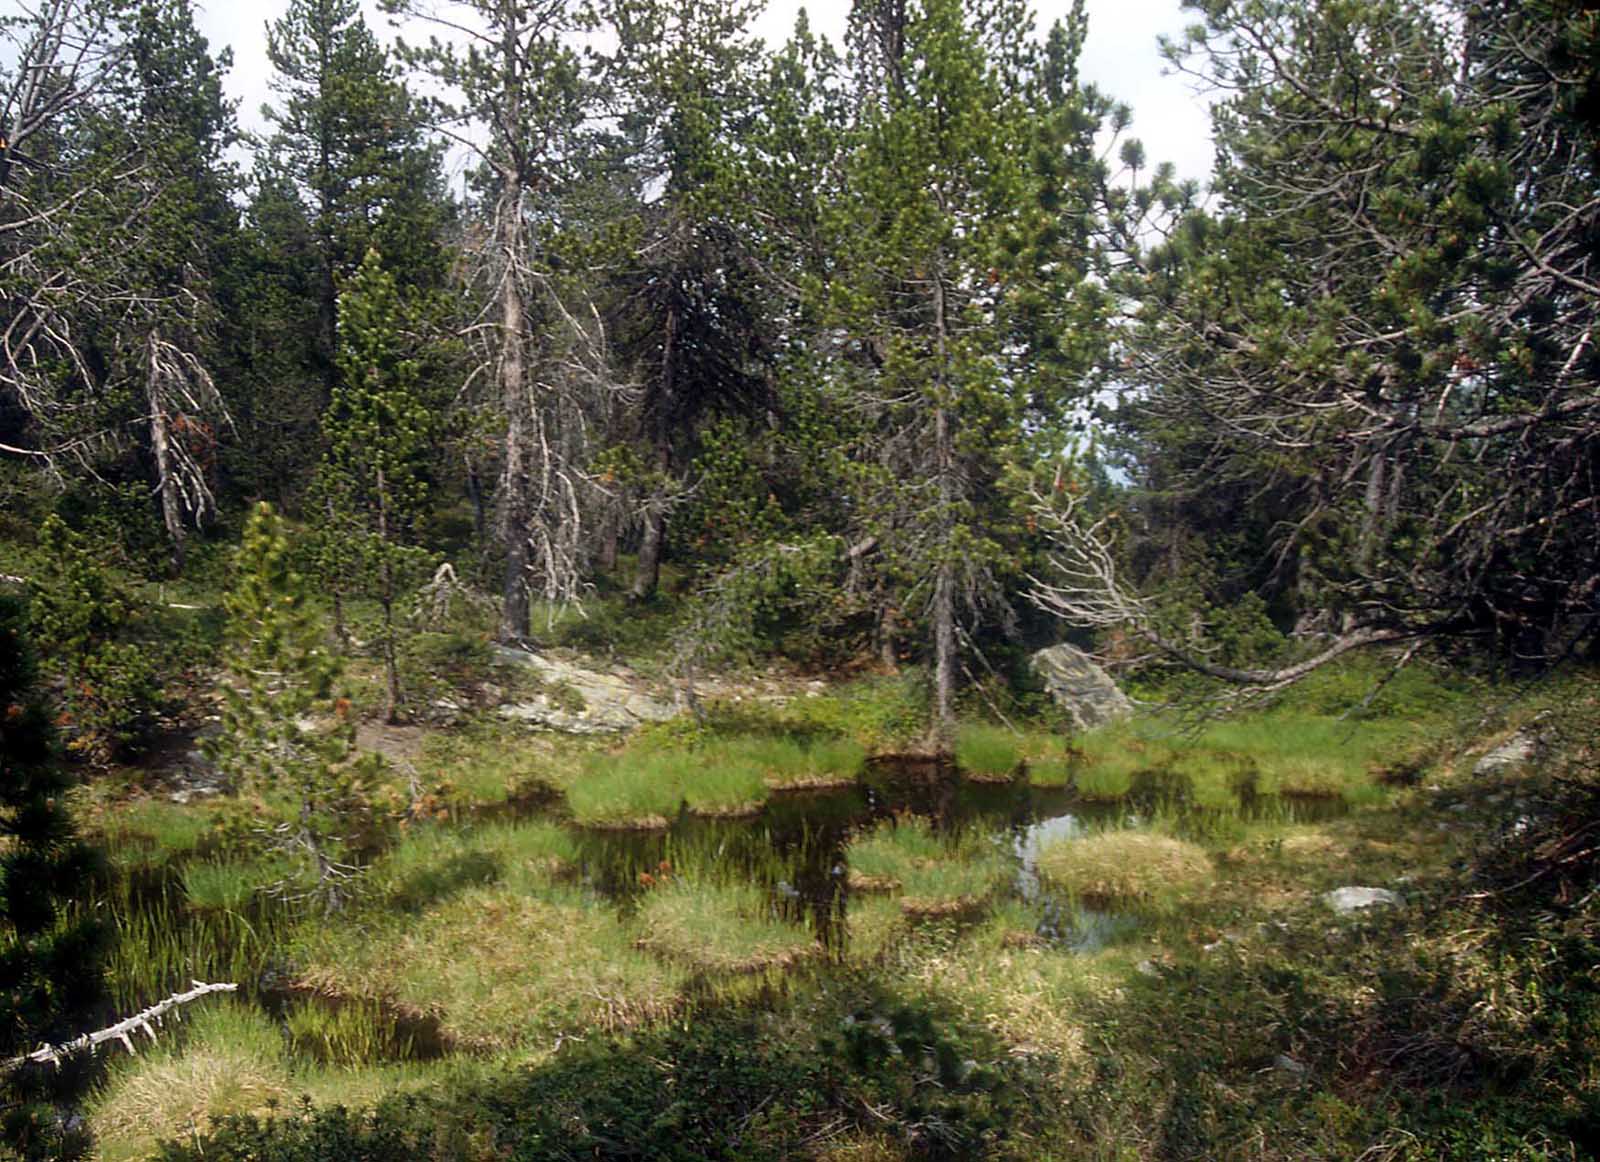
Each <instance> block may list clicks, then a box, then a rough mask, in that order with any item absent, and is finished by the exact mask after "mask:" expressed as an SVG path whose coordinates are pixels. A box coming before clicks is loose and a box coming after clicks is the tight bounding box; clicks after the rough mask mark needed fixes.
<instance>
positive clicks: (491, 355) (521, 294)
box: [384, 0, 605, 640]
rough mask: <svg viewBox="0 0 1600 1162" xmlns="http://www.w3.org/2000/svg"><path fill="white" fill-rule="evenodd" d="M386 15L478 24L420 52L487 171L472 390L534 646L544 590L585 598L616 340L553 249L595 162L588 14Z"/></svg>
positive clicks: (531, 10)
mask: <svg viewBox="0 0 1600 1162" xmlns="http://www.w3.org/2000/svg"><path fill="white" fill-rule="evenodd" d="M384 7H385V8H386V9H387V10H388V11H391V12H399V13H404V14H406V15H408V16H410V17H412V18H414V19H417V20H422V21H431V22H435V23H436V24H438V25H440V26H441V27H443V28H445V29H448V30H454V29H460V28H463V27H472V28H474V29H477V30H478V31H476V32H474V34H473V36H472V37H471V38H469V39H468V41H467V43H466V45H465V47H458V46H457V45H455V44H452V43H447V42H445V41H443V40H439V39H436V40H434V41H432V42H431V43H430V45H429V46H428V47H427V48H424V49H413V50H410V51H409V54H408V55H409V57H410V59H411V60H412V61H413V63H415V64H416V65H418V66H420V67H421V68H422V69H424V70H425V71H426V72H427V73H428V74H429V75H430V76H431V77H432V78H433V79H434V80H435V81H437V82H438V83H440V84H441V85H442V86H443V87H444V88H445V89H446V90H447V94H448V95H447V97H446V98H445V99H443V100H442V101H441V102H440V103H439V107H440V117H441V118H442V120H443V122H444V123H446V124H447V125H448V127H449V129H450V131H451V132H452V135H453V136H455V137H456V139H457V140H460V141H462V142H463V143H465V144H468V145H469V146H470V147H471V148H472V149H474V150H475V152H476V153H477V155H478V158H479V160H480V161H481V162H482V165H481V166H480V167H479V170H478V173H477V175H476V180H477V182H478V185H479V189H480V198H481V201H480V204H479V206H478V212H479V213H480V215H481V220H480V222H479V223H478V224H477V225H476V226H475V227H474V228H473V229H472V230H470V231H469V232H468V238H469V244H468V246H467V247H466V251H467V253H466V255H465V262H464V263H463V264H462V265H463V275H464V279H465V281H466V283H467V290H468V294H469V296H470V298H469V301H470V303H471V305H472V306H473V307H474V308H475V309H476V310H477V311H478V312H479V313H478V314H477V315H476V316H475V317H474V318H473V320H472V323H471V325H470V326H469V327H468V328H467V329H468V330H469V331H470V333H471V334H472V335H473V337H474V348H473V355H472V360H471V366H470V369H469V371H468V374H467V382H468V383H476V384H479V385H481V386H479V387H478V388H477V390H478V391H480V392H484V393H486V394H487V395H488V396H489V399H488V401H487V404H488V406H489V407H490V408H492V409H493V411H494V413H495V414H496V416H497V418H498V419H499V420H500V421H501V422H502V424H503V427H502V428H501V438H500V440H499V452H500V457H499V459H500V464H499V479H498V481H497V482H496V485H495V506H496V509H497V512H496V516H495V539H496V540H497V541H498V542H499V545H500V547H501V549H502V550H503V551H504V554H505V570H504V574H503V576H504V581H503V586H502V592H503V601H502V605H501V625H500V634H501V636H502V637H503V638H506V639H508V640H520V639H521V638H522V637H523V636H524V635H525V634H526V633H527V632H528V617H529V608H530V594H531V585H532V584H533V583H535V582H537V583H539V584H540V585H541V588H542V590H543V594H544V596H545V597H546V598H547V599H548V600H550V601H552V602H555V601H565V600H571V599H573V598H575V597H576V596H577V594H578V592H579V590H580V587H581V584H582V575H583V553H584V542H583V521H582V517H583V513H584V512H585V511H586V509H587V508H588V507H589V506H588V503H587V501H588V498H587V496H586V490H587V488H588V484H587V482H586V480H585V478H584V471H585V468H586V464H585V463H584V462H583V460H584V457H585V455H586V451H587V447H586V442H587V431H586V427H587V424H588V422H589V418H590V416H592V415H593V414H594V413H595V411H596V410H597V407H596V405H595V397H596V396H597V395H598V394H600V393H601V392H602V391H603V390H605V389H604V388H603V387H602V384H603V383H604V379H605V376H604V374H603V370H602V367H601V365H600V363H601V361H600V360H599V358H598V357H597V348H598V347H599V346H600V345H601V343H602V340H601V338H600V337H598V336H597V335H595V334H594V333H593V331H592V330H591V329H590V328H589V325H588V324H587V323H585V322H580V321H579V318H578V317H577V316H576V315H574V313H573V312H570V311H568V310H566V308H565V304H564V303H562V302H561V301H560V297H559V294H558V293H557V292H556V290H555V286H554V284H555V282H556V279H554V278H553V277H552V274H553V271H552V267H553V265H554V263H552V261H551V258H550V254H549V250H548V245H547V244H548V242H549V237H550V234H551V233H552V232H554V231H556V230H558V229H559V226H560V223H561V221H562V219H563V213H562V208H563V202H564V199H565V197H566V196H567V194H568V193H569V191H570V187H571V184H572V181H573V178H574V177H575V176H576V175H577V174H578V173H579V172H581V171H582V170H583V169H584V167H585V164H586V162H587V161H588V160H589V150H588V139H589V138H590V136H592V133H593V128H592V125H591V124H590V121H591V115H592V114H593V112H594V107H593V104H592V99H593V97H594V85H593V82H592V78H591V77H590V76H589V75H588V72H587V70H586V69H585V67H584V65H583V62H582V61H581V59H580V57H579V55H578V54H577V53H576V52H575V51H573V49H572V47H571V45H570V40H571V38H572V37H573V36H574V35H575V34H576V33H577V32H579V31H580V30H581V29H582V28H584V27H586V26H587V24H588V22H589V21H588V14H587V11H586V10H585V9H584V8H583V7H581V6H577V5H571V4H568V3H566V0H536V2H533V3H528V2H527V0H456V2H454V3H451V4H446V5H437V4H433V3H422V2H420V0H385V3H384ZM582 313H583V314H589V313H590V312H588V311H584V312H582ZM546 373H547V374H546Z"/></svg>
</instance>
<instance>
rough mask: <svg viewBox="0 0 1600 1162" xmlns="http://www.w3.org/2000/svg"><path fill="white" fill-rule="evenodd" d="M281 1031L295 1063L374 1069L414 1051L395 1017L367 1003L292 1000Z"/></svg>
mask: <svg viewBox="0 0 1600 1162" xmlns="http://www.w3.org/2000/svg"><path fill="white" fill-rule="evenodd" d="M284 1032H285V1034H286V1035H287V1037H288V1042H289V1049H290V1052H291V1053H293V1055H294V1056H295V1057H296V1058H298V1059H303V1060H310V1061H315V1062H317V1063H319V1064H322V1065H343V1066H358V1065H372V1064H375V1063H377V1062H379V1061H383V1060H386V1059H390V1058H396V1057H399V1058H406V1057H410V1056H412V1055H413V1054H414V1052H415V1045H414V1043H413V1041H412V1039H411V1037H410V1035H409V1034H408V1033H407V1032H406V1031H405V1030H404V1029H402V1027H401V1024H400V1019H399V1016H398V1014H396V1013H394V1012H393V1011H391V1010H388V1009H385V1008H384V1007H383V1006H381V1005H378V1004H376V1003H374V1002H372V1001H370V1000H356V1001H352V1002H349V1003H345V1004H327V1003H325V1002H323V1001H322V1000H320V999H316V1000H300V1001H292V1002H290V1004H289V1005H288V1007H287V1009H286V1010H285V1012H284Z"/></svg>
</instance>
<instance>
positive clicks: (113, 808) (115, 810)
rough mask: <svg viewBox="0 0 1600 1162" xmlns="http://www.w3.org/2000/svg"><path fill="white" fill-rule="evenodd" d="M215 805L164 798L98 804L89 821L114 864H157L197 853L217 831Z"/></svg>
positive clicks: (138, 865) (160, 864)
mask: <svg viewBox="0 0 1600 1162" xmlns="http://www.w3.org/2000/svg"><path fill="white" fill-rule="evenodd" d="M216 821H217V809H216V808H215V807H214V806H212V805H210V804H206V805H201V804H178V803H173V802H169V801H167V800H165V799H138V800H135V801H133V802H125V803H116V804H101V805H98V806H97V807H96V808H95V812H94V816H93V817H92V818H91V820H90V821H89V823H90V827H91V829H92V830H93V831H94V832H95V833H97V834H98V835H99V836H100V838H101V839H102V840H103V842H104V843H105V846H106V850H107V852H108V854H109V855H110V858H111V864H112V866H113V867H117V868H128V869H132V868H138V867H160V866H162V865H164V864H167V863H169V862H177V861H180V860H182V859H185V858H188V857H190V856H193V855H195V854H197V853H198V852H200V851H202V850H204V849H205V848H206V847H208V846H209V845H210V843H211V841H212V839H213V837H214V836H215V834H216Z"/></svg>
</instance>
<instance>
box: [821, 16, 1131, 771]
mask: <svg viewBox="0 0 1600 1162" xmlns="http://www.w3.org/2000/svg"><path fill="white" fill-rule="evenodd" d="M983 12H984V18H983V19H981V20H980V19H979V14H978V11H977V9H976V8H975V7H974V6H970V5H968V4H966V3H964V2H963V0H919V2H914V3H906V4H901V3H898V2H897V0H885V2H882V3H877V2H870V0H867V2H863V3H860V4H858V5H857V7H856V10H855V13H854V15H853V18H852V19H853V34H852V35H853V46H852V47H853V54H852V60H853V65H854V69H855V73H856V78H857V83H858V86H859V98H858V99H859V105H860V112H859V125H858V127H857V130H856V140H855V142H854V144H853V147H852V150H851V155H850V157H849V159H848V161H847V163H846V164H847V165H848V167H849V168H848V172H849V175H850V180H849V181H848V183H847V185H848V188H849V189H850V190H851V196H849V197H846V198H844V199H842V200H841V201H840V202H839V203H837V204H836V205H835V206H834V207H833V208H832V209H833V213H834V215H835V218H834V224H833V236H834V237H835V238H836V239H839V240H840V242H841V249H840V255H841V261H840V271H839V275H838V276H837V277H836V278H835V279H834V280H833V283H832V285H831V287H829V288H828V293H827V307H828V310H829V311H830V318H831V320H832V321H833V322H834V324H835V325H837V326H840V327H842V328H844V329H845V330H846V332H847V333H848V334H849V335H850V336H851V339H852V348H853V349H851V350H849V351H846V352H844V353H843V354H844V355H845V358H842V359H840V360H839V361H838V363H836V366H837V367H838V369H839V371H840V373H841V374H842V375H843V376H845V377H848V379H849V380H850V381H851V382H852V383H853V385H854V392H855V399H856V406H857V407H858V408H859V409H860V410H861V412H862V414H863V415H864V416H865V417H866V425H865V427H864V428H863V430H862V434H861V439H860V442H859V444H858V445H857V446H856V448H854V449H853V457H852V458H853V466H854V481H855V486H854V491H855V495H854V496H853V497H852V509H853V511H854V512H855V513H856V514H858V516H857V520H858V527H859V533H858V536H859V538H860V540H861V542H866V541H869V540H870V541H871V542H874V543H875V544H877V545H878V546H879V550H880V551H879V555H878V568H879V570H880V572H881V573H882V574H883V575H884V576H885V577H886V578H888V583H887V585H886V587H885V588H886V592H887V593H889V594H892V595H893V597H892V599H893V600H894V603H895V604H896V605H898V606H899V607H900V608H901V609H903V610H905V611H907V612H908V613H912V614H913V615H917V616H920V617H922V618H924V619H925V624H926V625H927V627H928V630H929V636H930V637H931V639H932V640H931V643H930V644H931V647H932V648H931V650H930V651H929V652H930V653H931V660H932V664H933V676H934V683H933V685H934V699H933V709H934V722H933V728H934V730H933V732H934V734H935V736H936V738H939V739H941V740H942V739H943V738H945V737H947V736H948V734H949V731H950V729H951V726H952V724H953V719H954V713H955V694H956V685H957V676H958V666H959V658H960V655H961V653H962V652H963V647H962V638H963V635H964V633H965V632H966V631H965V629H964V627H963V620H964V616H963V615H964V612H965V613H966V614H975V613H976V612H977V611H979V610H980V609H983V608H984V607H986V606H987V607H988V608H989V610H990V611H991V612H992V613H994V612H997V613H998V614H999V620H1000V621H1001V622H1002V623H1003V621H1004V619H1005V617H1006V607H1005V600H1004V588H1003V586H1001V585H1000V584H998V583H997V577H998V576H999V575H1000V574H1001V573H1003V572H1004V571H1005V569H1006V568H1007V567H1008V564H1009V562H1011V561H1012V560H1014V552H1015V550H1014V548H1013V547H1012V545H1011V544H1010V543H1008V542H1011V541H1014V539H1015V535H1014V532H1012V531H1011V530H1009V528H1008V526H1009V524H1010V520H1009V518H1008V517H1007V515H1006V511H1005V505H1004V497H1003V495H1002V493H1001V490H1000V483H1001V481H1002V479H1003V477H1004V474H1005V468H1006V466H1007V464H1008V462H1012V461H1014V460H1016V459H1017V458H1018V454H1019V453H1020V452H1021V451H1022V450H1023V443H1024V441H1025V439H1026V436H1027V433H1028V431H1029V429H1030V427H1032V426H1036V425H1037V424H1038V423H1040V422H1046V423H1055V422H1058V421H1059V419H1060V417H1061V413H1062V411H1063V405H1064V402H1065V400H1066V399H1067V398H1069V397H1070V394H1071V392H1072V390H1073V389H1074V388H1075V387H1076V382H1075V377H1078V376H1082V375H1084V374H1086V373H1087V371H1088V370H1089V369H1090V367H1091V366H1092V361H1093V357H1094V355H1095V352H1096V347H1097V345H1096V344H1095V343H1093V342H1091V341H1086V340H1088V339H1089V337H1090V336H1092V335H1093V334H1094V333H1095V331H1096V328H1097V327H1098V323H1099V312H1100V309H1101V305H1100V296H1099V294H1098V292H1097V291H1096V290H1095V288H1094V285H1093V280H1092V279H1091V278H1090V275H1091V273H1092V235H1091V227H1092V218H1091V217H1090V215H1089V214H1087V213H1085V212H1081V211H1082V210H1083V209H1086V208H1087V206H1088V204H1089V199H1088V198H1087V197H1086V196H1085V195H1084V194H1083V192H1082V189H1083V187H1084V186H1085V185H1086V184H1088V183H1090V182H1091V181H1092V179H1093V177H1094V175H1093V172H1092V170H1091V169H1090V168H1089V167H1088V166H1084V165H1079V166H1076V167H1073V166H1071V165H1068V166H1065V167H1063V166H1061V165H1059V164H1052V165H1050V166H1044V165H1041V164H1040V163H1039V161H1040V159H1039V158H1038V157H1036V153H1037V152H1038V151H1039V150H1040V149H1041V148H1043V147H1044V146H1046V145H1048V146H1049V147H1050V148H1051V149H1052V150H1053V151H1054V152H1053V153H1052V155H1051V157H1052V160H1053V161H1054V162H1059V161H1060V160H1062V159H1065V160H1068V161H1070V160H1071V158H1072V156H1073V155H1074V153H1076V154H1077V155H1079V156H1081V155H1082V154H1083V152H1084V150H1083V149H1082V146H1083V145H1084V144H1086V143H1087V142H1088V141H1089V140H1090V139H1092V136H1093V132H1094V129H1095V123H1094V118H1093V117H1092V116H1091V115H1090V112H1091V111H1090V110H1089V109H1088V107H1087V106H1086V105H1084V104H1083V103H1082V102H1081V100H1080V99H1079V98H1078V95H1077V94H1075V93H1073V92H1063V93H1061V94H1059V95H1058V98H1057V100H1058V102H1059V101H1068V102H1070V103H1071V104H1072V106H1073V110H1072V111H1073V112H1074V113H1075V114H1076V117H1075V120H1074V121H1072V122H1068V123H1067V125H1066V126H1065V127H1063V126H1062V125H1061V123H1060V118H1059V116H1057V115H1056V114H1055V113H1054V112H1053V111H1049V110H1048V109H1047V108H1046V107H1045V102H1044V101H1043V100H1042V98H1041V94H1040V93H1039V92H1038V91H1037V89H1035V88H1034V87H1033V78H1034V77H1036V76H1040V75H1043V74H1044V73H1045V70H1043V69H1041V68H1040V67H1039V64H1040V62H1039V53H1038V49H1037V48H1036V46H1035V45H1034V43H1033V41H1032V38H1031V35H1030V33H1031V29H1030V25H1029V18H1028V14H1027V12H1026V11H1025V9H1023V7H1022V6H1021V5H1015V4H1001V5H998V6H986V7H985V8H984V9H983ZM1076 48H1077V43H1076V42H1074V43H1071V44H1070V45H1068V46H1066V52H1067V55H1068V56H1071V55H1074V54H1075V52H1076ZM1047 113H1048V114H1049V119H1050V122H1051V124H1052V125H1053V126H1054V130H1053V132H1052V133H1051V134H1045V133H1044V131H1043V127H1042V121H1043V120H1044V119H1045V117H1046V114H1047ZM1063 128H1065V129H1066V130H1067V132H1066V136H1065V141H1063V140H1062V138H1061V136H1060V134H1061V131H1062V130H1063ZM1063 150H1066V151H1067V152H1065V153H1063V152H1062V151H1063ZM1075 189H1076V191H1077V192H1076V193H1074V190H1075ZM1064 201H1065V202H1066V204H1065V205H1063V202H1064ZM1071 208H1080V214H1078V215H1071V216H1069V214H1068V212H1067V211H1068V210H1069V209H1071ZM846 239H848V240H849V242H848V245H845V244H844V242H845V240H846ZM1044 304H1050V305H1051V309H1052V310H1053V311H1054V312H1055V315H1056V319H1055V322H1054V324H1053V325H1052V326H1051V327H1048V328H1045V327H1040V326H1037V325H1025V324H1026V323H1027V320H1029V319H1032V318H1035V317H1036V315H1037V312H1038V311H1039V309H1040V308H1041V305H1044ZM1057 330H1069V331H1072V332H1076V337H1075V339H1074V340H1073V341H1070V342H1069V343H1067V344H1066V345H1065V346H1064V348H1062V349H1058V350H1055V351H1050V352H1047V351H1045V350H1044V349H1043V348H1042V347H1041V345H1040V343H1039V342H1038V340H1039V339H1040V338H1041V337H1043V336H1047V335H1051V336H1053V335H1054V334H1055V332H1056V331H1057ZM1068 353H1070V358H1063V356H1064V355H1066V354H1068ZM968 620H970V619H968Z"/></svg>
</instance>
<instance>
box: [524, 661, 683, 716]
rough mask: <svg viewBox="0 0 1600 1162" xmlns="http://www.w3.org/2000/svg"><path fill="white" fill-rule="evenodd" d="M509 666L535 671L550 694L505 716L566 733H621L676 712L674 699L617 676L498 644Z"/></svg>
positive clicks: (541, 695)
mask: <svg viewBox="0 0 1600 1162" xmlns="http://www.w3.org/2000/svg"><path fill="white" fill-rule="evenodd" d="M495 655H496V657H497V658H498V659H499V660H500V661H501V662H502V663H504V664H506V665H511V666H519V667H522V668H524V669H527V670H531V671H532V672H533V674H534V675H535V676H536V677H537V678H538V679H539V683H540V685H541V686H543V687H544V688H545V690H544V692H542V693H539V694H536V695H535V696H534V697H532V698H530V699H529V700H528V701H526V702H519V703H513V704H510V705H506V706H502V707H500V716H501V717H502V718H510V719H514V720H517V721H521V722H526V723H528V724H530V725H532V726H542V727H545V728H546V729H548V730H558V731H561V732H563V733H566V734H616V733H619V732H621V731H626V730H632V729H633V728H634V727H636V726H639V725H640V724H641V723H645V722H664V721H666V720H667V719H669V718H672V717H674V716H676V714H677V710H676V709H675V708H674V707H673V705H672V704H671V703H670V702H666V701H663V700H662V699H660V698H657V697H655V696H654V695H652V694H650V693H649V692H648V691H646V690H642V689H640V688H639V686H638V685H636V684H635V683H632V682H629V681H628V680H627V679H625V678H621V677H618V676H617V675H615V674H605V673H601V672H600V671H598V670H586V669H584V668H583V667H582V666H576V665H573V664H572V663H570V662H562V661H557V660H555V659H553V658H545V657H541V656H539V655H538V654H533V653H529V652H528V651H527V650H518V649H511V648H510V647H507V646H497V647H496V648H495Z"/></svg>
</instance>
